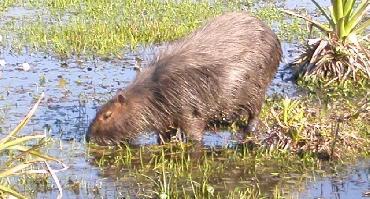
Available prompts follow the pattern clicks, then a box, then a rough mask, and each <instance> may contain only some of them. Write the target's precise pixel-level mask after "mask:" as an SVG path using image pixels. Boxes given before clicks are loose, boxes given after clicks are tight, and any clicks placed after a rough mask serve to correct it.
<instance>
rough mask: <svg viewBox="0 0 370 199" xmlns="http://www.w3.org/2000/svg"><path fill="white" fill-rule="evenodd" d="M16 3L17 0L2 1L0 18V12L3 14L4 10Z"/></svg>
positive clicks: (0, 3)
mask: <svg viewBox="0 0 370 199" xmlns="http://www.w3.org/2000/svg"><path fill="white" fill-rule="evenodd" d="M17 1H18V0H2V1H1V2H0V16H1V12H3V11H5V10H6V9H8V8H9V7H11V6H13V5H15V4H16V2H17Z"/></svg>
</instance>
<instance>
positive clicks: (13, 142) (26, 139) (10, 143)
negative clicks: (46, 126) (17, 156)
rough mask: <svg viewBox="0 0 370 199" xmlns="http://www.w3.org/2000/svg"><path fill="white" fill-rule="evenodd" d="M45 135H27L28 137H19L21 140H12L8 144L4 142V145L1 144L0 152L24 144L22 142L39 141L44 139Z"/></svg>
mask: <svg viewBox="0 0 370 199" xmlns="http://www.w3.org/2000/svg"><path fill="white" fill-rule="evenodd" d="M44 137H45V135H29V136H24V137H21V138H16V139H15V140H12V141H9V142H6V143H4V144H2V145H1V146H0V151H2V150H4V149H6V148H8V147H11V146H15V145H18V144H21V143H24V142H28V141H30V140H34V139H41V138H44Z"/></svg>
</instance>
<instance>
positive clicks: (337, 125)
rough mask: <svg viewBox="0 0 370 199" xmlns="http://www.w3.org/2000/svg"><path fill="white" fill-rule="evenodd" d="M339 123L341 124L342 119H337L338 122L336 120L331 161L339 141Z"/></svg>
mask: <svg viewBox="0 0 370 199" xmlns="http://www.w3.org/2000/svg"><path fill="white" fill-rule="evenodd" d="M339 123H340V119H338V118H337V120H336V126H335V134H334V140H333V144H332V145H331V154H330V158H331V159H332V158H333V155H334V148H335V144H336V142H337V139H338V133H339Z"/></svg>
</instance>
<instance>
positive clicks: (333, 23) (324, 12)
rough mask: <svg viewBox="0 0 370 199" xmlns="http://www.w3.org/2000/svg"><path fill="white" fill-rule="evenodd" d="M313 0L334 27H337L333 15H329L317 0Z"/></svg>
mask: <svg viewBox="0 0 370 199" xmlns="http://www.w3.org/2000/svg"><path fill="white" fill-rule="evenodd" d="M311 1H312V3H314V4H315V6H316V7H317V8H318V9H319V10H320V12H321V14H323V15H324V17H325V18H326V20H328V22H329V24H330V26H331V27H333V28H334V27H335V22H334V21H333V19H332V18H331V17H329V15H328V14H327V13H326V11H325V10H324V9H323V8H322V7H321V6H320V5H319V4H318V3H317V2H316V1H315V0H311Z"/></svg>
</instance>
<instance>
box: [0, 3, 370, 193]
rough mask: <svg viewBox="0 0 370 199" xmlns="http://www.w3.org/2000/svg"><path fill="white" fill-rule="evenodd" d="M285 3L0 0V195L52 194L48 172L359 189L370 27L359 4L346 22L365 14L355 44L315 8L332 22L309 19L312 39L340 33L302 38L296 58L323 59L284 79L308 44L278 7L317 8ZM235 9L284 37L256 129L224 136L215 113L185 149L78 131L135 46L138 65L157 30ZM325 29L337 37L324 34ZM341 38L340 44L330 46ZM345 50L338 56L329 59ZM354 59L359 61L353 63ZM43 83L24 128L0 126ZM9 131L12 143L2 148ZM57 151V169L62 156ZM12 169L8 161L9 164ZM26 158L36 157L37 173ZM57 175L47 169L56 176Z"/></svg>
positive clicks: (369, 143)
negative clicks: (321, 27) (103, 143)
mask: <svg viewBox="0 0 370 199" xmlns="http://www.w3.org/2000/svg"><path fill="white" fill-rule="evenodd" d="M344 2H355V1H350V0H347V1H344ZM361 2H362V3H361ZM361 2H355V3H354V4H352V3H351V5H352V6H354V7H353V9H352V11H348V7H346V6H345V8H346V9H344V10H345V12H344V13H343V16H346V15H345V13H347V14H348V16H349V19H351V16H353V14H354V13H357V12H356V11H357V9H362V7H363V6H364V5H366V6H365V10H368V1H361ZM289 3H291V2H290V1H268V2H265V1H253V0H252V1H214V2H212V3H209V2H208V1H199V2H193V1H145V0H139V1H129V0H117V1H90V0H52V1H46V0H29V1H21V0H5V1H1V2H0V17H1V19H2V20H0V35H1V39H0V61H1V62H0V67H1V68H0V85H1V90H0V99H1V100H0V113H1V114H0V122H1V125H0V126H1V130H0V143H1V144H0V153H1V154H0V155H1V156H0V186H1V187H0V198H1V197H8V196H9V195H13V196H16V197H22V196H24V197H28V198H37V197H48V198H55V197H57V195H58V194H59V189H58V186H57V184H60V186H61V188H62V189H63V196H64V197H65V198H77V197H88V198H93V197H104V198H118V197H127V198H145V197H148V198H225V197H227V198H302V197H309V198H312V197H325V196H328V195H325V194H329V195H330V194H333V193H331V192H330V191H329V193H328V190H326V189H324V190H322V192H321V194H324V195H320V193H316V192H315V189H312V188H310V186H311V185H315V183H316V184H317V183H322V184H323V187H325V186H326V185H328V184H329V185H335V186H339V185H338V184H336V182H337V181H335V180H333V181H331V179H332V178H333V176H337V177H338V176H343V178H345V177H347V176H350V177H352V178H354V177H353V176H357V177H358V176H360V177H359V179H357V178H354V179H352V181H351V180H347V181H346V180H344V181H343V183H344V184H345V185H346V186H347V185H348V186H355V187H356V188H357V189H354V190H360V191H357V192H355V191H354V190H346V191H338V192H337V193H335V194H338V195H340V196H343V197H346V196H347V197H348V195H350V194H355V195H359V197H360V196H361V195H363V196H366V194H368V191H369V190H367V189H368V185H369V180H368V179H367V180H366V177H364V176H366V175H368V173H369V165H370V164H369V162H370V160H369V151H370V139H369V136H370V134H369V132H370V120H369V118H370V107H369V105H370V102H369V97H370V93H369V90H370V89H369V88H370V85H369V78H368V70H369V69H368V63H369V62H368V57H366V53H365V52H367V51H368V49H369V43H368V40H366V37H364V36H366V34H368V32H366V31H368V29H367V26H368V25H366V24H367V23H368V16H367V15H366V13H365V14H363V15H364V17H363V20H362V21H361V20H358V23H359V25H358V26H354V27H356V28H361V29H362V26H365V28H364V32H363V33H362V34H358V38H365V39H357V41H358V44H359V45H361V48H360V50H359V51H358V52H357V51H356V49H357V47H356V45H355V44H353V43H351V44H348V43H347V42H345V43H342V41H341V39H339V40H338V38H343V40H347V38H348V35H347V36H343V33H341V32H340V31H343V30H342V25H339V21H341V20H344V21H348V20H346V19H341V17H340V16H338V13H337V14H334V15H333V17H339V18H336V19H333V18H331V17H330V16H329V15H330V14H328V13H329V12H328V11H325V12H326V14H327V15H328V16H327V17H325V16H322V15H321V17H324V18H330V19H331V22H329V23H330V24H331V26H330V28H331V29H330V33H328V31H324V32H322V33H320V32H318V31H317V29H316V30H314V29H313V31H312V34H311V35H314V36H315V37H316V36H317V37H318V38H320V40H317V41H319V43H322V42H323V41H326V44H332V43H334V44H338V45H339V47H338V46H335V47H334V48H331V47H327V46H324V45H323V44H321V47H320V52H318V51H317V48H314V49H312V46H311V47H308V48H307V49H311V50H312V51H306V53H305V54H304V55H305V56H310V58H307V59H303V60H306V61H308V62H310V61H312V55H317V54H320V53H321V54H320V55H322V56H321V57H320V56H318V57H317V56H316V57H315V61H316V62H315V63H318V64H319V65H320V64H323V65H322V66H324V65H325V67H324V68H325V69H330V70H331V69H333V71H332V72H319V71H323V70H322V68H320V67H319V68H320V69H317V70H316V69H314V68H310V70H306V69H307V68H306V69H303V71H306V72H302V73H301V76H300V77H301V78H298V79H297V84H295V83H294V82H292V81H291V80H290V79H291V78H292V73H293V72H292V70H291V69H290V68H289V67H287V62H289V63H291V62H293V60H294V59H295V57H298V56H299V55H301V54H300V52H299V51H300V50H302V49H303V50H304V49H306V48H305V44H306V39H308V36H309V35H310V33H309V30H306V29H305V27H306V22H305V21H304V20H302V19H301V18H299V17H292V16H289V15H286V13H285V12H284V11H283V9H282V8H284V9H290V10H294V13H298V11H302V10H303V11H307V12H308V14H309V15H313V14H314V13H321V12H322V11H318V12H317V10H315V6H314V4H313V3H311V1H307V2H302V5H311V4H312V7H304V8H302V7H298V8H297V9H294V7H289V5H291V4H289ZM318 3H320V5H322V3H327V2H325V1H319V2H318ZM364 3H365V4H364ZM322 7H324V6H322ZM233 10H248V11H250V12H252V13H253V14H254V15H256V16H258V17H259V18H261V19H262V20H264V21H266V22H267V23H268V24H269V25H270V26H271V27H272V29H273V30H274V31H275V32H276V33H277V34H278V35H279V37H280V39H281V41H282V44H283V50H284V62H283V63H282V64H281V67H280V69H279V71H278V74H277V76H276V77H275V80H274V82H273V84H272V85H271V88H270V90H269V92H268V93H269V94H268V97H267V98H266V101H265V105H264V107H263V111H262V114H261V118H260V120H261V121H260V123H261V130H260V131H259V132H258V133H256V134H251V135H249V137H248V139H247V140H246V143H245V144H241V145H239V144H236V142H235V141H233V140H234V139H233V138H234V136H235V133H236V134H237V130H238V125H237V124H233V125H230V126H223V128H220V129H221V130H220V132H216V133H215V132H209V133H207V134H206V135H205V148H206V149H204V151H203V152H202V155H201V156H200V157H194V155H193V154H194V151H193V150H194V149H193V148H192V146H191V145H189V144H186V143H177V142H174V143H168V144H166V145H164V146H157V145H153V138H152V137H151V135H143V136H142V137H141V138H139V142H140V143H143V146H141V147H133V146H126V145H124V146H120V147H115V148H112V147H108V148H107V147H100V146H95V145H87V144H86V143H85V142H84V139H83V137H84V133H85V132H86V128H87V125H88V123H89V121H90V120H91V118H92V117H93V116H94V114H95V110H96V108H97V107H98V106H99V105H101V104H102V103H104V102H105V101H106V100H108V99H109V97H110V96H108V95H107V93H111V94H113V93H114V92H115V91H116V90H117V89H119V88H122V87H124V86H126V85H127V84H128V83H129V82H130V81H131V80H132V79H133V78H134V77H135V71H134V70H133V68H134V66H135V64H137V63H136V60H143V61H142V64H143V65H144V64H145V63H147V61H148V60H150V58H151V57H152V56H153V51H154V50H155V49H156V48H157V47H158V46H160V45H161V43H163V42H167V41H171V40H174V39H177V38H180V37H182V36H184V35H186V34H188V33H189V32H191V31H192V30H194V29H195V28H197V27H198V26H199V25H201V24H202V22H203V21H204V20H206V19H208V18H210V17H212V16H215V15H219V14H220V13H223V12H227V11H233ZM338 10H339V9H338ZM290 12H292V11H290ZM361 13H363V12H361ZM305 16H307V15H305ZM330 19H329V21H330ZM366 20H367V21H366ZM333 22H336V23H334V25H333ZM340 23H342V22H340ZM361 24H365V25H361ZM344 27H346V26H344ZM328 28H329V27H328ZM356 28H354V29H353V28H349V29H350V30H349V31H347V30H346V33H348V32H351V31H352V30H356ZM338 31H339V32H338ZM332 32H335V34H337V36H339V37H338V38H337V37H330V36H331V35H332ZM328 38H329V39H328ZM334 38H336V39H334ZM333 39H334V40H333ZM319 43H316V44H315V45H316V47H317V46H320V44H319ZM317 44H318V45H317ZM323 46H324V47H323ZM343 46H345V48H346V49H347V50H344V51H342V47H343ZM306 47H307V46H306ZM347 47H348V48H347ZM333 49H334V50H333ZM338 49H339V50H338ZM348 50H349V51H354V52H355V54H356V57H354V58H344V59H341V60H340V61H343V60H344V62H341V63H343V64H339V66H338V63H339V62H335V64H334V65H330V64H329V65H327V64H326V63H333V62H328V61H330V60H333V59H334V58H332V57H331V56H332V55H333V56H334V55H335V56H337V54H333V52H339V51H340V52H341V54H340V55H342V52H347V51H348ZM362 50H363V51H362ZM360 51H361V52H360ZM309 52H311V55H308V54H307V53H309ZM314 52H317V53H314ZM356 52H357V53H356ZM323 53H324V54H323ZM325 53H329V54H325ZM345 54H346V53H345ZM350 54H351V55H354V54H353V52H352V53H350ZM341 58H343V57H342V56H341ZM320 60H322V61H320ZM347 62H348V63H350V67H349V68H341V67H345V65H346V64H348V63H347ZM24 63H27V64H28V66H27V65H25V64H24ZM351 63H352V65H351ZM356 63H359V64H360V65H361V67H358V68H351V67H353V66H355V65H357V64H356ZM366 64H367V65H366ZM319 65H318V66H319ZM24 66H27V67H24ZM338 67H339V68H338ZM362 67H364V68H362ZM25 69H27V70H25ZM362 69H364V70H362ZM312 71H317V73H311V72H312ZM337 71H339V73H337ZM306 73H307V74H321V73H322V74H325V75H324V77H329V76H330V77H333V78H334V79H337V80H340V81H331V80H332V79H328V80H326V81H317V79H319V78H317V79H313V80H312V78H310V79H306V78H305V77H304V76H303V74H306ZM112 74H115V75H112ZM328 74H330V75H328ZM327 75H328V76H327ZM42 92H45V98H44V99H43V100H42V101H40V105H39V107H38V110H37V112H36V113H35V114H34V116H33V117H32V118H31V119H29V122H28V125H26V126H22V131H18V130H20V129H21V128H18V130H17V131H16V132H17V136H15V134H14V132H15V131H13V133H10V132H12V130H13V129H14V128H15V127H16V125H17V124H18V122H19V121H21V120H22V119H23V118H24V114H25V113H26V112H27V110H28V108H29V107H31V106H32V104H34V103H35V99H38V96H39V95H40V94H41V93H42ZM19 139H20V141H16V140H19ZM34 139H36V140H34ZM4 140H5V141H6V142H5V141H4ZM24 141H29V142H24ZM9 142H13V143H14V142H15V143H16V144H17V145H11V147H13V148H10V150H9V147H6V150H5V148H4V146H10V145H9V144H8V145H6V143H9ZM17 147H18V148H17ZM3 148H4V150H3ZM14 149H17V150H16V151H14ZM24 151H26V152H24ZM35 154H36V155H35ZM46 154H48V155H46ZM51 156H53V157H51ZM50 161H51V162H53V163H57V164H55V165H52V166H55V167H52V168H58V169H62V170H63V172H58V173H55V175H54V177H50V170H53V169H50V168H48V166H46V167H45V165H46V164H45V163H44V162H47V163H48V164H49V162H50ZM61 162H63V164H61V165H64V164H65V165H67V166H68V167H69V169H67V170H64V169H63V168H61V167H60V165H59V164H58V163H61ZM19 165H21V166H19ZM22 165H23V166H22ZM58 165H59V166H58ZM40 166H41V167H40ZM42 166H44V167H42ZM30 170H31V171H30ZM12 171H13V173H16V174H17V175H16V176H13V175H9V174H10V173H11V172H12ZM34 171H40V172H39V173H41V175H42V177H40V176H39V175H37V176H36V175H35V172H34ZM41 171H42V172H41ZM355 171H356V172H355ZM36 173H37V172H36ZM45 173H49V175H47V174H45ZM18 174H19V175H18ZM51 176H52V175H51ZM55 176H56V177H55ZM55 179H58V180H57V181H58V182H59V183H54V181H55ZM320 179H323V180H324V181H320ZM358 182H361V183H358ZM306 189H307V190H308V192H307V191H305V190H306ZM329 189H330V188H329ZM352 191H353V192H352Z"/></svg>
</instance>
